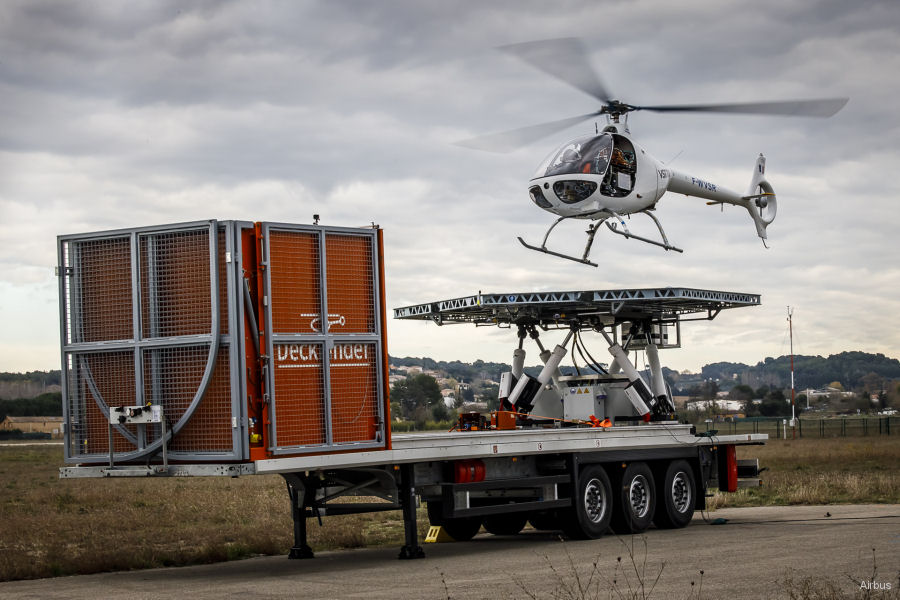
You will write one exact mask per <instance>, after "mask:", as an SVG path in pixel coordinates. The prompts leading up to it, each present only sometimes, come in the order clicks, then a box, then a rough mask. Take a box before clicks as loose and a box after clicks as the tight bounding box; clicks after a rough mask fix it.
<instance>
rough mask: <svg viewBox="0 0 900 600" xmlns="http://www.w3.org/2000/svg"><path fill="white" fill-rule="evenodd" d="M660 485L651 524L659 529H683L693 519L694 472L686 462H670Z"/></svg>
mask: <svg viewBox="0 0 900 600" xmlns="http://www.w3.org/2000/svg"><path fill="white" fill-rule="evenodd" d="M660 484H661V485H660V488H659V502H658V504H657V506H656V514H655V515H654V517H653V522H654V523H655V524H656V526H657V527H659V528H660V529H677V528H681V527H684V526H685V525H687V524H688V523H690V522H691V519H692V518H693V517H694V506H695V501H696V500H695V499H696V487H695V485H694V470H693V469H692V468H691V465H689V464H688V462H687V461H686V460H675V461H672V462H671V463H669V466H668V467H667V468H666V472H665V475H664V476H663V479H662V481H661V482H660Z"/></svg>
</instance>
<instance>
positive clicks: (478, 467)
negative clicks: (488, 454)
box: [453, 459, 485, 483]
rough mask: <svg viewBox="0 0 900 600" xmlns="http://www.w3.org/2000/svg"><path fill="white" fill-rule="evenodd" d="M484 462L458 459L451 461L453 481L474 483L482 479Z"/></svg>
mask: <svg viewBox="0 0 900 600" xmlns="http://www.w3.org/2000/svg"><path fill="white" fill-rule="evenodd" d="M484 474H485V468H484V462H482V461H480V460H477V459H473V460H458V461H456V462H455V463H453V482H454V483H475V482H477V481H484Z"/></svg>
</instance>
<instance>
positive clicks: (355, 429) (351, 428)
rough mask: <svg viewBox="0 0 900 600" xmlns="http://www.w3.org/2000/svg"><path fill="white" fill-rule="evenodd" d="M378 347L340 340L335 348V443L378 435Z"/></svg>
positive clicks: (333, 406)
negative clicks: (341, 341)
mask: <svg viewBox="0 0 900 600" xmlns="http://www.w3.org/2000/svg"><path fill="white" fill-rule="evenodd" d="M376 352H377V347H376V345H375V344H373V343H367V344H354V343H340V342H336V343H335V344H334V348H333V349H332V351H331V427H332V440H333V441H334V443H336V444H339V443H344V442H368V441H373V440H374V439H375V433H376V423H377V415H378V412H377V411H378V382H377V379H376V377H377V375H376V364H377V356H376Z"/></svg>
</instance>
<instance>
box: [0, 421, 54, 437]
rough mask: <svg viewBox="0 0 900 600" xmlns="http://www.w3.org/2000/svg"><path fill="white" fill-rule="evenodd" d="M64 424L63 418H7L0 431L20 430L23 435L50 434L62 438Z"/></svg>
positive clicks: (1, 424) (0, 423)
mask: <svg viewBox="0 0 900 600" xmlns="http://www.w3.org/2000/svg"><path fill="white" fill-rule="evenodd" d="M62 424H63V418H62V417H6V418H5V419H3V420H2V421H0V431H13V430H16V429H18V430H19V431H21V432H22V433H49V434H50V435H51V436H52V437H54V438H61V437H62Z"/></svg>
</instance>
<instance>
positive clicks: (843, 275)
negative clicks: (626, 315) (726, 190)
mask: <svg viewBox="0 0 900 600" xmlns="http://www.w3.org/2000/svg"><path fill="white" fill-rule="evenodd" d="M898 31H900V4H898V3H897V2H893V1H889V0H884V1H882V2H866V1H862V2H853V3H848V2H843V1H840V0H835V1H812V2H796V1H795V2H785V1H784V0H772V1H769V0H762V1H759V2H745V1H742V0H738V1H725V2H715V3H713V2H706V1H691V0H687V1H683V2H668V1H655V0H654V1H641V0H637V1H628V2H624V1H623V2H617V1H610V2H603V1H585V2H566V1H560V2H552V3H548V2H529V1H518V0H516V1H512V0H509V1H506V2H484V1H479V2H468V1H455V2H419V1H413V0H409V1H402V2H347V1H328V2H325V1H324V0H323V1H321V2H288V1H285V2H266V1H251V2H193V3H185V2H180V1H171V2H166V1H156V2H140V1H137V2H127V3H124V2H121V3H119V2H100V1H95V2H70V3H61V2H42V1H40V0H29V1H22V2H17V1H14V0H8V1H6V2H3V3H2V4H0V98H2V104H0V107H2V110H0V371H25V370H33V369H51V368H59V351H58V343H59V340H58V337H59V329H58V327H59V326H58V316H57V313H58V310H57V302H58V300H57V288H56V278H55V276H54V274H53V267H54V265H55V262H56V245H55V244H56V236H57V235H58V234H63V233H77V232H85V231H95V230H101V229H109V228H118V227H132V226H140V225H150V224H160V223H174V222H180V221H189V220H197V219H209V218H217V219H247V220H272V221H282V222H298V223H307V222H310V220H311V217H312V215H313V213H318V214H320V215H321V216H322V222H323V223H325V224H330V225H344V226H355V225H364V224H367V223H370V222H373V221H374V222H376V223H378V224H380V225H381V226H382V227H383V228H384V229H385V239H386V271H387V293H388V308H393V307H398V306H405V305H409V304H417V303H420V302H426V301H431V300H438V299H444V298H451V297H458V296H463V295H469V294H474V293H476V292H477V291H478V290H483V291H485V292H488V291H494V292H506V291H532V290H555V289H579V290H581V289H611V288H621V287H659V286H679V287H700V288H708V289H719V290H727V291H740V292H752V293H759V294H761V295H762V300H763V305H762V306H761V307H756V308H747V309H739V310H735V311H731V313H728V312H727V311H726V313H723V314H722V315H720V316H719V317H718V318H717V319H715V320H714V321H712V322H700V323H689V324H686V326H685V327H684V328H683V337H684V348H682V349H680V350H671V351H667V352H665V353H663V355H662V359H663V362H664V364H666V365H668V366H670V367H672V368H676V369H680V370H683V369H691V370H696V369H698V368H699V367H700V366H701V365H703V364H705V363H708V362H714V361H719V360H727V361H740V362H750V363H755V362H756V361H758V360H760V359H762V358H764V357H766V356H779V355H781V354H786V353H787V352H788V345H787V338H786V332H787V323H786V307H787V306H788V305H791V306H793V307H795V312H794V325H795V332H796V337H795V345H794V348H795V351H796V352H798V353H804V354H821V355H828V354H831V353H835V352H840V351H843V350H865V351H870V352H883V353H885V354H888V355H890V356H895V357H896V356H898V355H900V352H898V350H900V327H898V326H897V325H896V323H895V322H894V318H895V315H897V314H898V313H900V261H898V258H900V242H898V239H897V231H898V226H900V224H898V208H897V206H898V201H900V178H898V177H897V168H898V165H900V112H898V109H897V102H898V100H897V99H898V98H900V75H898V74H900V35H898V33H897V32H898ZM565 36H578V37H581V38H583V39H584V40H585V44H586V45H587V47H588V49H589V51H590V58H591V60H592V62H593V64H595V65H596V67H597V70H598V72H599V73H600V74H601V75H602V77H603V80H604V82H605V83H606V85H607V87H608V88H610V90H611V91H612V92H613V94H614V96H615V97H617V98H619V99H622V100H624V101H626V102H630V103H634V104H663V103H693V102H735V101H753V100H783V99H793V98H809V97H833V96H848V97H850V102H849V104H848V105H847V107H846V108H845V109H844V110H843V111H841V112H840V113H838V114H837V115H836V116H834V117H832V118H831V119H824V120H823V119H803V118H783V117H760V116H734V115H718V116H707V115H696V116H692V115H657V114H647V113H635V114H633V115H632V118H631V121H630V126H631V132H632V134H633V135H634V136H635V137H636V139H637V140H638V141H639V143H641V144H642V145H643V146H644V147H645V148H646V149H647V151H648V152H650V153H651V154H653V155H654V156H656V157H657V158H659V159H661V160H663V161H667V162H669V161H672V159H674V162H671V164H672V166H673V167H674V168H677V169H679V170H682V171H685V172H688V173H691V174H695V175H698V176H701V177H703V178H704V179H709V180H712V181H715V182H717V183H719V184H721V185H725V186H726V187H730V188H732V189H735V190H737V191H743V190H744V189H745V188H746V186H747V184H748V182H749V178H750V176H751V172H752V169H753V166H754V161H755V157H756V156H757V155H758V154H759V153H760V152H763V153H764V154H765V155H766V157H767V159H768V178H769V181H770V182H771V183H772V185H773V186H774V188H775V190H776V192H777V193H778V201H779V204H778V217H777V219H776V221H775V223H774V224H773V225H772V226H770V227H769V242H770V243H769V245H770V249H768V250H766V249H765V248H763V246H762V244H761V243H760V241H759V239H758V238H757V237H756V235H755V231H754V227H753V225H752V222H751V221H750V219H749V217H748V216H747V214H746V213H745V212H744V211H743V209H739V208H735V207H730V208H726V209H725V210H724V211H720V210H719V209H718V208H713V207H708V206H706V205H705V204H704V202H703V201H701V200H697V199H691V198H686V197H684V196H666V197H664V198H663V199H662V200H661V201H660V204H659V207H658V210H657V216H658V217H659V218H660V220H661V221H662V223H663V225H664V226H665V228H666V232H667V234H668V236H669V239H670V240H671V241H672V242H673V243H675V244H676V245H678V246H680V247H682V248H684V254H675V253H672V252H664V251H662V250H660V249H658V248H655V247H651V246H648V245H645V244H641V243H639V242H636V241H634V240H624V239H622V238H619V237H615V236H612V235H598V238H597V241H596V243H595V246H594V248H595V249H594V252H593V257H594V258H595V259H596V260H598V261H599V262H600V264H601V267H600V268H598V269H594V268H591V267H586V266H583V265H579V264H576V263H568V262H566V261H562V260H559V259H555V258H552V257H549V256H544V255H539V254H537V253H533V252H530V251H528V250H526V249H524V248H522V247H521V246H519V244H518V243H517V242H516V239H515V238H516V236H519V235H521V236H523V237H525V238H526V239H530V240H532V241H536V242H539V241H540V238H541V236H542V235H543V232H544V230H545V229H546V227H547V226H548V225H549V224H550V223H551V222H552V220H553V216H552V215H550V214H548V213H545V212H543V211H540V210H538V209H537V208H536V207H535V206H534V205H533V204H532V203H531V202H530V201H529V199H528V196H527V192H526V189H527V181H528V179H529V177H530V176H531V175H532V173H533V171H534V169H535V168H536V166H537V164H538V163H539V162H540V161H541V159H542V158H543V157H544V156H545V155H546V154H547V153H548V152H549V151H550V150H551V149H552V148H553V147H554V146H556V145H558V144H560V143H562V142H563V141H565V140H566V139H567V138H572V137H576V136H578V135H582V134H585V133H590V132H591V131H593V127H594V124H593V123H591V122H587V123H585V124H583V125H582V126H579V127H573V128H572V129H570V130H567V131H564V132H562V133H560V134H559V135H557V136H554V137H551V138H548V139H546V140H544V141H542V142H538V143H535V144H532V145H530V146H526V147H524V148H522V149H520V150H517V151H515V152H513V153H510V154H503V155H497V154H488V153H483V152H478V151H474V150H468V149H465V148H461V147H459V146H455V145H453V142H454V141H457V140H460V139H463V138H467V137H470V136H474V135H478V134H483V133H489V132H493V131H497V130H503V129H510V128H515V127H520V126H524V125H529V124H532V123H536V122H541V121H548V120H553V119H561V118H565V117H568V116H572V115H577V114H582V113H586V112H590V111H592V110H596V109H597V108H599V107H598V105H597V103H596V101H594V100H592V99H591V98H590V97H589V96H586V95H585V94H583V93H581V92H579V91H577V90H575V89H573V88H570V87H567V86H566V85H565V84H563V83H561V82H559V81H557V80H555V79H552V78H550V77H548V76H546V75H544V74H542V73H540V72H539V71H537V70H535V69H533V68H532V67H530V66H528V65H526V64H524V63H522V62H521V61H518V60H517V59H515V58H514V57H511V56H509V55H507V54H504V53H501V52H498V51H496V50H495V49H494V48H495V47H496V46H500V45H504V44H511V43H516V42H523V41H531V40H539V39H547V38H555V37H565ZM602 125H603V124H602V123H601V126H602ZM638 219H643V218H641V217H637V218H635V219H634V220H633V221H632V225H631V227H632V230H633V231H635V232H638V231H642V232H645V233H650V232H651V231H652V229H648V227H652V225H651V224H650V223H649V222H643V220H638ZM583 229H584V224H583V223H564V224H563V225H561V226H560V227H559V228H557V232H558V233H557V234H556V238H555V241H556V243H557V245H558V246H559V247H561V248H563V249H566V250H569V251H571V252H576V251H578V249H579V248H580V246H582V245H583V241H582V237H583V233H582V231H583ZM551 241H554V238H551ZM515 341H516V340H515V335H514V334H512V333H511V332H509V331H493V330H489V329H478V330H476V329H475V328H472V327H463V326H457V327H444V328H438V327H436V326H434V325H433V324H428V323H422V322H391V323H390V324H389V350H390V352H391V354H394V355H399V356H407V355H411V356H431V357H434V358H439V359H447V360H450V359H461V360H474V359H477V358H482V359H486V360H504V361H508V360H509V359H510V355H511V350H512V347H513V346H514V344H515ZM548 341H555V340H548ZM596 346H597V348H598V351H600V352H602V344H600V343H599V342H598V343H596ZM529 362H537V361H536V359H535V360H534V361H531V360H529Z"/></svg>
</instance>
